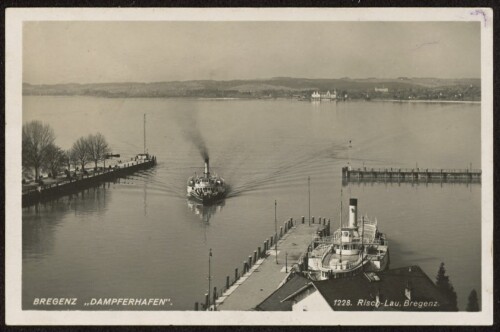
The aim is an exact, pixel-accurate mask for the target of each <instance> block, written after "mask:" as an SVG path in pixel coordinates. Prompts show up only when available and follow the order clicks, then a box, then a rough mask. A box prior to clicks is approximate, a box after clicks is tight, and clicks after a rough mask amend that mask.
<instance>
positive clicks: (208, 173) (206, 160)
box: [205, 158, 210, 177]
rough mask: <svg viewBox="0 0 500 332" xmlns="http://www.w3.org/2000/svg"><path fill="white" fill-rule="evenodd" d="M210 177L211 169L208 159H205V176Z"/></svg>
mask: <svg viewBox="0 0 500 332" xmlns="http://www.w3.org/2000/svg"><path fill="white" fill-rule="evenodd" d="M209 175H210V169H209V164H208V158H205V176H206V177H208V176H209Z"/></svg>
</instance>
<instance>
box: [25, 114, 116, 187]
mask: <svg viewBox="0 0 500 332" xmlns="http://www.w3.org/2000/svg"><path fill="white" fill-rule="evenodd" d="M54 141H55V134H54V130H53V129H52V128H51V127H50V126H49V125H47V124H43V123H42V122H40V121H31V122H28V123H26V124H24V125H23V134H22V166H23V169H29V170H33V171H34V172H35V179H39V176H40V171H41V170H42V169H43V170H46V171H48V172H50V173H51V174H52V175H53V176H55V175H56V174H58V173H59V172H60V170H61V169H62V168H63V167H67V168H68V169H69V168H70V166H71V165H74V166H75V168H76V166H77V165H80V166H81V168H82V170H84V169H85V165H87V164H88V163H90V162H94V165H95V167H96V168H97V163H98V162H100V161H103V160H105V158H106V155H107V154H109V153H110V148H109V145H108V143H107V142H106V139H105V138H104V136H103V135H102V134H101V133H97V134H95V135H89V136H87V137H80V138H79V139H78V140H77V141H76V142H75V143H74V144H73V146H72V147H71V149H69V150H67V151H64V150H63V149H61V148H60V147H58V146H57V145H55V144H54Z"/></svg>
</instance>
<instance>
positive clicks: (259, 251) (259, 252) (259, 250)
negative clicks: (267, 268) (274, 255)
mask: <svg viewBox="0 0 500 332" xmlns="http://www.w3.org/2000/svg"><path fill="white" fill-rule="evenodd" d="M257 254H258V255H259V258H262V251H261V249H260V247H258V248H257Z"/></svg>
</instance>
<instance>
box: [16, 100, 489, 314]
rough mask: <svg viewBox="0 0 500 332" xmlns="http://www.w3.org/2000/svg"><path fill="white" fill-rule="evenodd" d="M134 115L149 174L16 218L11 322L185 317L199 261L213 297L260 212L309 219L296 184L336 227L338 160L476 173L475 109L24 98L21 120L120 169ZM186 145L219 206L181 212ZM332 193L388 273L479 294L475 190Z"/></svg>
mask: <svg viewBox="0 0 500 332" xmlns="http://www.w3.org/2000/svg"><path fill="white" fill-rule="evenodd" d="M144 113H145V114H147V148H148V150H149V152H150V153H152V154H154V155H156V156H157V159H158V165H157V166H156V167H155V168H154V169H150V170H147V171H143V172H141V173H136V174H134V175H133V176H130V177H128V178H126V179H120V180H119V181H116V182H113V183H107V184H103V185H101V186H99V187H97V188H91V189H88V190H85V191H83V192H81V193H79V194H78V195H73V196H70V197H63V198H60V199H57V200H55V201H52V202H48V203H45V204H41V205H39V206H32V207H29V208H24V209H23V214H22V215H23V240H22V247H23V276H22V287H23V308H24V309H34V308H37V307H34V306H33V299H34V298H41V297H77V298H79V303H83V302H85V301H88V300H90V299H91V298H104V297H126V298H133V297H140V298H149V297H152V298H169V299H170V300H171V305H170V306H168V308H167V309H172V310H192V309H193V308H194V302H195V301H203V298H204V293H205V292H206V291H207V289H208V281H207V277H208V252H209V249H210V248H212V251H213V257H212V271H213V272H212V275H213V282H212V285H215V286H217V287H218V288H221V287H223V286H224V285H225V279H226V276H227V275H229V276H231V280H232V279H233V276H234V268H236V267H238V268H239V269H240V270H241V268H242V261H243V260H244V259H245V257H248V255H249V254H251V253H253V251H254V250H256V248H257V246H259V245H261V244H262V241H263V240H264V239H265V238H267V237H269V236H270V235H271V234H272V233H273V232H274V200H277V215H278V219H279V220H280V221H283V220H285V219H288V218H289V217H294V218H299V217H300V216H307V215H308V190H307V177H308V176H310V177H311V214H312V215H313V216H322V217H327V218H331V219H332V224H333V226H332V227H333V228H337V227H338V225H339V211H340V192H341V167H342V166H345V165H346V164H347V162H348V160H349V159H350V160H351V163H352V165H353V166H354V167H358V166H359V167H362V166H363V165H364V166H366V167H409V168H413V167H416V165H417V164H418V167H420V168H468V167H470V165H471V164H472V167H473V168H480V167H481V165H480V158H481V154H480V144H481V139H480V136H481V135H480V132H481V128H480V105H477V104H420V103H412V104H410V103H392V102H339V103H322V104H312V103H309V102H298V101H289V100H195V99H126V98H124V99H106V98H94V97H49V96H46V97H36V96H28V97H24V98H23V121H24V122H26V121H30V120H35V119H36V120H41V121H43V122H45V123H48V124H50V125H51V126H52V128H53V129H54V131H55V134H56V144H58V145H59V146H61V147H62V148H65V149H67V148H69V147H70V146H71V145H72V143H73V142H74V141H75V140H76V139H78V138H79V137H80V136H86V135H88V134H90V133H97V132H101V133H102V134H103V135H104V136H105V137H106V139H107V141H108V142H109V144H110V146H111V147H112V150H113V152H114V153H119V154H121V157H120V159H122V160H127V159H130V158H131V157H133V156H135V154H137V153H140V152H142V150H143V114H144ZM197 135H198V137H199V138H201V139H203V141H204V142H205V144H206V146H207V148H208V150H209V154H210V161H211V166H212V168H213V171H214V172H216V173H218V174H219V175H221V176H223V177H224V178H225V179H226V181H227V182H228V183H230V185H231V194H230V197H229V198H227V199H226V200H225V202H224V204H222V205H221V206H216V207H213V208H210V209H205V210H204V211H202V210H201V209H197V208H196V206H192V205H190V204H189V203H188V201H187V200H186V198H185V190H186V180H187V178H188V177H189V176H190V175H192V174H193V173H194V172H198V173H200V172H202V169H203V160H202V158H201V156H200V154H199V151H198V149H197V147H196V144H195V139H194V137H195V136H197ZM349 140H351V141H352V143H351V144H352V148H350V149H348V141H349ZM108 162H109V161H108ZM89 167H90V165H89ZM343 192H344V195H343V197H344V206H347V202H348V198H349V197H356V198H358V209H359V211H360V213H361V214H363V215H364V214H368V215H369V216H371V217H376V218H377V219H378V222H379V228H380V230H381V231H382V232H385V233H386V234H387V236H388V238H389V241H390V251H391V267H401V266H407V265H419V266H420V267H422V268H423V270H424V271H425V272H426V273H427V274H428V275H429V277H431V278H432V279H433V280H434V278H435V275H436V273H437V270H438V267H439V264H440V263H441V262H444V263H445V267H446V270H447V273H448V275H449V276H450V280H451V281H452V283H453V286H454V287H455V290H456V291H457V293H458V299H459V307H460V308H461V309H462V310H464V309H465V305H466V303H467V297H468V295H469V292H470V291H471V290H472V289H473V288H475V289H476V290H477V291H479V290H480V289H481V271H480V269H481V185H480V184H469V185H467V184H428V185H425V184H420V185H412V184H376V183H370V184H351V185H349V186H348V187H343ZM344 212H346V209H344ZM207 220H208V221H207ZM38 308H39V307H38ZM100 308H101V309H105V308H106V307H100ZM128 308H129V309H130V307H128ZM44 309H47V307H44ZM48 309H50V308H48ZM54 309H57V308H54ZM77 309H95V308H89V307H83V306H78V308H77ZM148 309H151V310H154V309H161V310H164V309H165V307H148Z"/></svg>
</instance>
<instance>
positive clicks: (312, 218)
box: [311, 216, 314, 224]
mask: <svg viewBox="0 0 500 332" xmlns="http://www.w3.org/2000/svg"><path fill="white" fill-rule="evenodd" d="M311 220H312V223H313V224H314V216H312V217H311Z"/></svg>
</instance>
